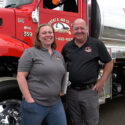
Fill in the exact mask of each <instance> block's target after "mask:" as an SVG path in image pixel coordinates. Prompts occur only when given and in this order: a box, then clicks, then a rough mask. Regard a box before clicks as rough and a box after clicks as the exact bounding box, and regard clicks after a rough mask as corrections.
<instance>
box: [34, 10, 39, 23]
mask: <svg viewBox="0 0 125 125" xmlns="http://www.w3.org/2000/svg"><path fill="white" fill-rule="evenodd" d="M32 20H33V22H34V23H38V22H39V11H38V8H36V9H35V11H33V12H32Z"/></svg>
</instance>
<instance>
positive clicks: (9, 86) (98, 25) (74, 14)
mask: <svg viewBox="0 0 125 125" xmlns="http://www.w3.org/2000/svg"><path fill="white" fill-rule="evenodd" d="M123 2H124V0H119V1H115V2H112V0H104V1H103V0H4V3H3V6H2V7H3V8H0V125H19V124H20V102H21V96H22V95H21V93H20V91H19V87H18V84H17V81H16V73H17V65H18V59H19V58H20V56H21V55H22V53H23V51H24V50H25V49H27V48H29V47H31V46H32V45H33V41H34V36H35V32H36V29H37V27H38V26H39V25H40V24H42V23H49V24H51V25H52V26H53V27H54V29H55V33H56V42H57V50H58V51H61V49H62V47H63V46H64V44H65V43H67V42H68V41H70V40H71V39H72V38H73V36H72V27H71V26H72V21H73V20H74V19H76V18H79V17H80V18H83V19H84V20H85V21H86V23H87V25H88V27H89V34H88V35H90V36H93V37H95V38H98V39H101V40H102V41H103V42H104V43H105V45H106V47H107V49H108V51H109V53H110V54H111V56H112V59H113V62H114V68H113V72H112V74H111V76H110V77H109V79H108V80H107V84H106V86H105V88H104V91H103V93H102V95H100V100H99V101H100V103H105V101H106V99H111V98H113V97H118V96H120V95H124V94H125V21H124V20H125V6H123V5H125V4H124V3H123ZM115 3H116V4H115ZM116 5H117V6H116ZM116 10H117V11H116ZM102 67H103V66H102ZM102 72H103V68H102V69H101V70H100V75H101V73H102Z"/></svg>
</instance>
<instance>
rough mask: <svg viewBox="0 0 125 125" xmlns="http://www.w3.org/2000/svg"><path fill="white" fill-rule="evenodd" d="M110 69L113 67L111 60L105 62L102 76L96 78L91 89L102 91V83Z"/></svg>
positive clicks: (103, 83) (104, 81)
mask: <svg viewBox="0 0 125 125" xmlns="http://www.w3.org/2000/svg"><path fill="white" fill-rule="evenodd" d="M112 69H113V62H112V61H110V62H108V63H106V64H105V66H104V71H103V74H102V77H101V78H100V79H98V80H97V82H96V84H95V86H94V87H93V90H97V91H98V93H101V92H102V90H103V88H104V85H105V83H106V80H107V79H108V77H109V75H110V73H111V71H112Z"/></svg>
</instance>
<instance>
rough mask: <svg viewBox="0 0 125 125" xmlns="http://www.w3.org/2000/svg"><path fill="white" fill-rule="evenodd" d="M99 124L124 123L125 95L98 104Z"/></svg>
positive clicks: (118, 124) (124, 124)
mask: <svg viewBox="0 0 125 125" xmlns="http://www.w3.org/2000/svg"><path fill="white" fill-rule="evenodd" d="M99 125H125V96H123V97H119V98H116V99H113V100H110V101H108V102H106V103H105V104H102V105H101V106H100V121H99Z"/></svg>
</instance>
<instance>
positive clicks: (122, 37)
mask: <svg viewBox="0 0 125 125" xmlns="http://www.w3.org/2000/svg"><path fill="white" fill-rule="evenodd" d="M89 2H90V1H89ZM89 4H91V5H90V7H92V8H91V15H90V17H91V22H92V23H91V27H92V29H91V31H92V33H91V35H92V36H94V37H96V38H99V39H101V40H102V41H103V42H104V43H105V44H106V45H107V46H112V47H121V48H125V0H116V1H114V0H92V2H90V3H89Z"/></svg>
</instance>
